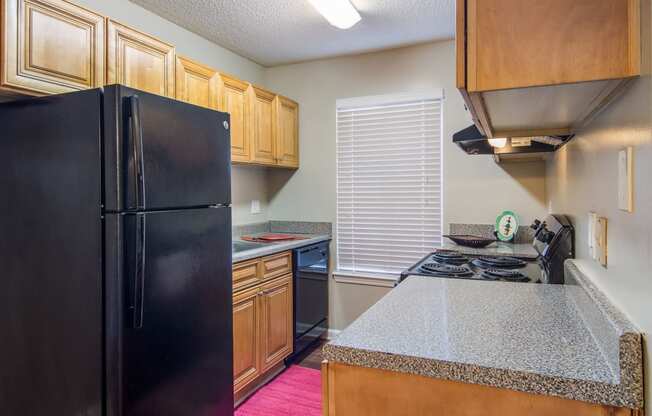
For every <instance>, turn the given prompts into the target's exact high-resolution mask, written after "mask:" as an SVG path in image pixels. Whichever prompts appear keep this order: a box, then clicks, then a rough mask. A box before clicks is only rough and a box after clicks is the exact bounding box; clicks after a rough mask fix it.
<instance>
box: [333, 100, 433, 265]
mask: <svg viewBox="0 0 652 416" xmlns="http://www.w3.org/2000/svg"><path fill="white" fill-rule="evenodd" d="M442 99H443V94H442V92H441V91H438V92H432V93H428V94H423V95H392V96H374V97H361V98H351V99H343V100H338V101H337V230H336V233H337V234H336V236H337V269H338V272H340V273H342V272H344V273H348V272H351V273H363V274H365V273H378V274H384V275H396V274H398V273H400V272H401V271H403V270H405V269H406V268H408V267H409V266H411V265H412V264H414V263H415V262H416V261H417V260H419V259H420V258H421V257H423V256H424V255H426V254H427V253H428V252H430V251H432V250H433V247H435V246H436V245H439V244H440V243H441V239H442V235H441V234H442V232H441V230H442V226H441V223H442V198H441V195H442V184H441V182H442V173H441V171H442V166H441V138H442Z"/></svg>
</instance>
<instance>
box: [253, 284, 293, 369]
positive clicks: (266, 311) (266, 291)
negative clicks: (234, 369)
mask: <svg viewBox="0 0 652 416" xmlns="http://www.w3.org/2000/svg"><path fill="white" fill-rule="evenodd" d="M262 289H263V292H262V297H261V299H262V302H261V305H262V309H261V323H260V329H261V337H260V339H261V357H262V364H261V368H262V371H267V370H268V369H269V368H271V367H274V366H275V365H276V364H278V363H280V362H281V361H282V360H283V359H284V358H285V357H287V356H288V355H290V354H291V353H292V348H293V339H294V335H293V332H292V325H293V322H292V321H293V317H292V275H291V274H289V275H285V276H283V277H279V278H278V279H275V280H272V281H271V282H269V283H266V284H264V285H263V286H262Z"/></svg>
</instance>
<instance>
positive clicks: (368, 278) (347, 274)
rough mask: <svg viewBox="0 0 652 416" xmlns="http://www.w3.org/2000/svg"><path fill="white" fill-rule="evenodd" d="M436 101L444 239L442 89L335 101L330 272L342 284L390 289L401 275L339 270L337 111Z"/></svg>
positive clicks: (440, 198) (440, 209)
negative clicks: (332, 263) (332, 258)
mask: <svg viewBox="0 0 652 416" xmlns="http://www.w3.org/2000/svg"><path fill="white" fill-rule="evenodd" d="M431 100H439V101H440V104H439V105H440V108H439V110H440V117H441V119H440V126H439V128H440V132H439V139H440V143H439V161H440V163H439V170H440V171H439V179H440V181H439V201H440V206H439V214H440V215H439V217H440V218H439V227H440V232H441V235H442V237H441V238H442V239H443V234H444V232H443V225H444V176H443V173H444V158H443V154H444V142H443V136H444V134H443V132H444V102H445V96H444V90H443V89H441V88H433V89H428V90H424V91H421V92H411V93H396V94H383V95H372V96H364V97H351V98H343V99H337V100H336V103H335V149H336V151H335V162H336V167H335V195H336V201H335V210H336V221H335V233H334V234H335V244H336V249H335V252H336V262H335V270H334V271H333V277H334V279H335V280H336V281H338V282H342V283H353V284H365V285H372V286H382V287H392V286H394V285H395V284H396V281H397V279H398V277H399V276H400V273H394V272H385V273H375V272H368V271H355V270H354V271H352V270H348V269H347V270H343V269H340V259H339V241H338V240H339V225H340V209H339V204H340V202H339V198H338V195H339V190H340V184H339V181H340V166H339V165H340V157H339V155H338V149H339V140H340V139H339V127H340V126H339V122H340V120H339V117H338V111H340V110H343V109H344V110H346V109H355V108H360V107H374V106H383V105H397V104H402V103H409V102H417V101H431Z"/></svg>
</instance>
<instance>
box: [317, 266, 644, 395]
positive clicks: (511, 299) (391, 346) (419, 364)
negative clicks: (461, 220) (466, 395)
mask: <svg viewBox="0 0 652 416" xmlns="http://www.w3.org/2000/svg"><path fill="white" fill-rule="evenodd" d="M569 272H570V273H576V274H578V276H579V277H574V278H573V279H574V280H575V282H576V284H571V285H542V284H523V283H509V282H476V281H471V280H464V279H459V280H456V279H439V278H431V277H419V276H413V277H410V278H408V279H407V280H405V281H404V282H403V283H401V284H400V285H398V286H397V287H396V288H395V289H393V290H392V291H391V292H390V293H389V294H388V295H386V296H385V297H384V298H383V299H381V300H380V301H379V302H378V303H376V304H375V305H374V306H373V307H371V308H370V309H369V310H368V311H367V312H365V313H364V314H363V315H362V316H361V317H360V318H359V319H358V320H356V321H355V322H354V323H353V324H351V325H350V326H349V327H348V328H347V329H346V330H344V331H343V332H342V333H341V334H340V335H339V336H338V337H337V338H336V339H335V340H334V341H331V342H330V343H328V344H327V345H325V346H324V358H325V359H327V360H330V361H333V362H342V363H345V364H351V365H359V366H365V367H372V368H380V369H385V370H391V371H399V372H404V373H412V374H418V375H423V376H429V377H434V378H441V379H447V380H456V381H461V382H467V383H475V384H483V385H488V386H493V387H498V388H507V389H512V390H518V391H524V392H530V393H535V394H546V395H553V396H559V397H564V398H569V399H575V400H581V401H586V402H591V403H598V404H604V405H612V406H620V407H629V408H641V407H642V406H643V389H642V346H641V335H640V333H639V332H638V331H637V330H636V328H634V327H633V326H632V325H631V324H629V323H628V322H627V321H626V320H625V319H624V318H623V317H622V316H621V315H619V313H618V312H617V311H615V310H614V309H613V308H611V307H610V306H605V305H607V303H605V302H608V301H606V300H605V299H606V298H604V297H601V295H600V294H599V293H598V292H596V291H595V290H594V287H592V286H589V284H588V283H586V282H585V281H583V280H582V279H583V278H582V277H581V273H580V272H579V271H578V270H577V269H576V268H574V266H573V265H572V264H570V265H567V274H568V273H569Z"/></svg>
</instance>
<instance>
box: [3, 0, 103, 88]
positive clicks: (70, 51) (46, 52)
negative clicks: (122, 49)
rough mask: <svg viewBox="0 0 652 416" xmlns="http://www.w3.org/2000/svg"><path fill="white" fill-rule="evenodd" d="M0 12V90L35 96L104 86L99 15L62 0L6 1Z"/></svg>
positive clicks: (101, 20)
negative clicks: (0, 20) (0, 44)
mask: <svg viewBox="0 0 652 416" xmlns="http://www.w3.org/2000/svg"><path fill="white" fill-rule="evenodd" d="M0 15H1V16H2V22H1V23H0V27H1V28H2V36H1V38H2V40H3V43H4V45H3V48H4V56H3V57H2V59H0V62H1V66H2V73H1V84H2V88H4V89H7V90H15V91H16V92H22V93H34V94H39V95H40V94H57V93H64V92H71V91H76V90H82V89H86V88H93V87H99V86H102V85H104V30H105V21H104V17H103V16H100V15H99V14H95V13H93V12H90V11H88V10H86V9H84V8H81V7H79V6H75V5H73V4H71V3H68V2H66V1H63V0H5V1H2V10H1V11H0ZM0 49H2V48H0Z"/></svg>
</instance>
